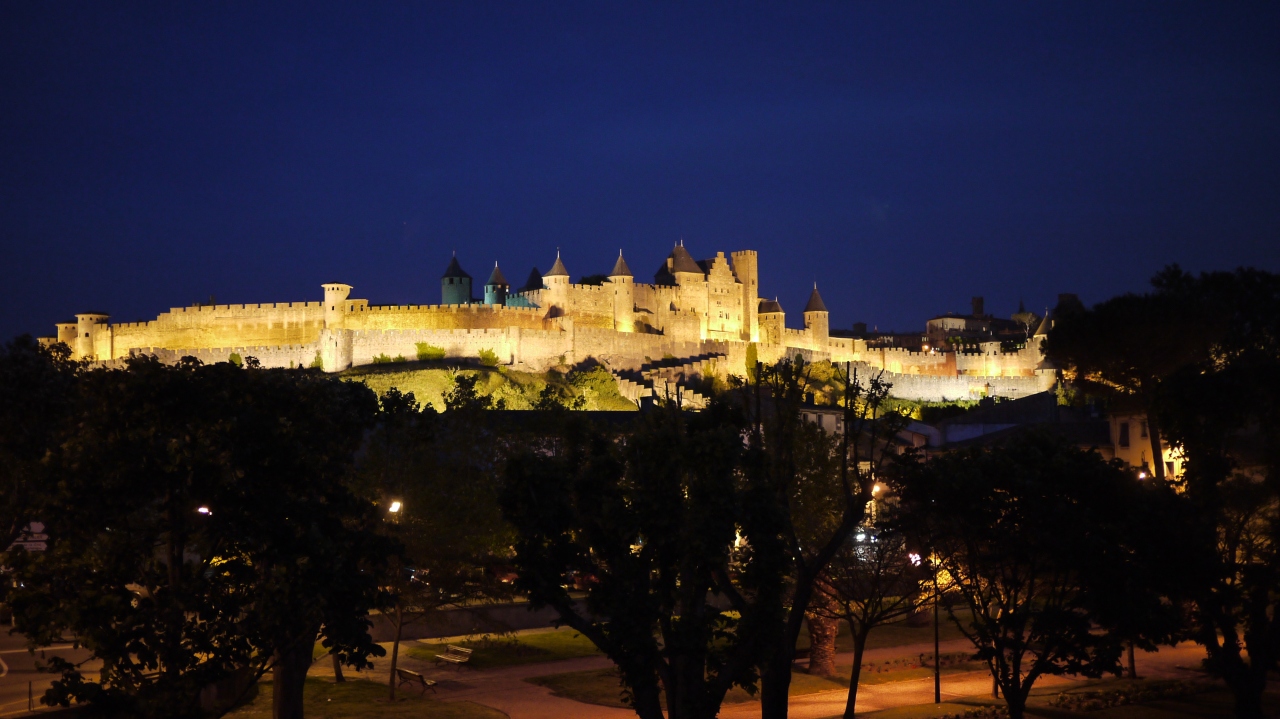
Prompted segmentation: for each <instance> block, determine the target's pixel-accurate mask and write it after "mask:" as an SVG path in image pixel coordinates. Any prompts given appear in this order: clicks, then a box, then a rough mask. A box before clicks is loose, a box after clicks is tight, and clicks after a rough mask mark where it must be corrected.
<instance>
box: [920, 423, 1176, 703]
mask: <svg viewBox="0 0 1280 719" xmlns="http://www.w3.org/2000/svg"><path fill="white" fill-rule="evenodd" d="M902 471H903V474H902V478H901V498H902V505H901V510H902V511H901V514H900V517H901V522H902V525H903V526H904V528H905V529H907V530H908V531H909V532H910V533H911V534H912V535H913V536H914V537H915V540H914V541H916V542H919V543H920V544H922V545H923V546H927V547H928V548H930V549H931V550H932V561H934V562H936V563H937V568H938V571H939V575H940V582H941V584H942V585H943V588H944V589H947V590H949V591H952V592H954V594H955V595H956V596H957V597H959V598H960V599H961V600H962V602H963V605H964V606H965V607H966V608H967V609H968V610H969V611H970V612H972V620H971V621H969V622H967V623H966V622H962V621H960V620H959V619H958V618H957V616H956V615H955V613H954V612H953V611H952V609H951V607H950V606H948V612H950V613H951V618H952V620H953V621H955V623H956V625H957V626H958V627H959V628H960V631H961V632H962V633H963V634H964V635H965V636H966V637H967V638H968V639H969V640H970V641H971V642H972V643H973V645H974V647H975V649H976V650H977V657H978V658H980V659H982V660H983V661H985V662H987V664H988V667H989V668H990V670H991V673H992V676H993V678H994V679H995V681H996V683H997V684H998V685H999V687H1000V690H1001V692H1002V693H1003V694H1004V698H1005V701H1006V703H1007V704H1008V707H1009V714H1010V716H1011V717H1013V719H1021V717H1022V716H1023V712H1024V709H1025V706H1026V700H1027V696H1028V694H1029V692H1030V691H1031V687H1032V686H1033V685H1034V684H1035V682H1036V680H1038V679H1039V678H1040V677H1041V676H1043V675H1045V674H1064V673H1071V674H1081V675H1084V676H1099V675H1101V674H1103V673H1105V672H1116V673H1118V672H1119V669H1120V664H1119V657H1120V650H1121V637H1120V636H1118V635H1117V634H1116V633H1115V632H1111V631H1097V630H1096V629H1095V627H1094V620H1095V619H1097V617H1098V616H1099V615H1107V614H1108V613H1109V611H1110V610H1107V607H1109V606H1112V605H1115V604H1119V603H1123V602H1127V601H1132V600H1133V599H1134V592H1133V589H1132V588H1123V587H1116V586H1114V585H1113V583H1112V581H1111V580H1113V579H1114V578H1115V577H1117V576H1122V575H1123V574H1124V573H1125V572H1126V570H1127V569H1128V568H1130V567H1131V566H1132V564H1133V563H1134V562H1136V561H1142V560H1143V557H1142V556H1141V554H1140V553H1138V551H1137V549H1136V547H1137V546H1139V545H1137V544H1135V542H1137V541H1139V540H1135V538H1134V535H1133V532H1134V530H1133V528H1132V527H1131V526H1130V524H1129V517H1130V515H1131V513H1132V512H1133V511H1134V510H1135V509H1136V508H1138V507H1139V506H1141V505H1142V504H1143V503H1144V502H1145V499H1144V498H1143V495H1144V493H1145V492H1164V493H1168V492H1169V491H1170V489H1169V488H1168V487H1167V486H1165V485H1163V484H1162V483H1158V482H1157V481H1155V480H1149V481H1148V482H1147V483H1146V484H1145V485H1143V484H1142V483H1140V481H1139V480H1138V479H1137V478H1136V476H1135V475H1134V473H1133V471H1132V470H1130V469H1128V468H1124V467H1122V466H1120V465H1119V464H1117V463H1108V462H1106V461H1104V460H1102V459H1101V457H1100V456H1099V455H1098V454H1097V453H1095V452H1091V451H1086V450H1081V449H1077V448H1075V447H1072V446H1070V445H1067V444H1064V443H1062V442H1061V440H1058V439H1055V438H1052V437H1049V436H1044V435H1039V434H1034V433H1029V434H1024V435H1021V436H1019V437H1017V438H1014V439H1011V440H1009V441H1008V442H1007V443H1005V444H1003V445H999V446H995V447H990V448H974V449H969V450H962V451H958V452H955V453H953V454H947V455H943V456H940V457H937V458H934V459H931V460H929V461H928V462H924V463H920V464H916V465H911V466H907V467H905V468H904V469H903V470H902ZM1110 613H1112V614H1114V613H1115V612H1114V611H1110Z"/></svg>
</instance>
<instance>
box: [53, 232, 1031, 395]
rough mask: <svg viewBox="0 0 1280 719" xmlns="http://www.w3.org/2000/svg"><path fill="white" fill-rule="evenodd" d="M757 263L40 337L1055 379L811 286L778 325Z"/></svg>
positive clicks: (1024, 387)
mask: <svg viewBox="0 0 1280 719" xmlns="http://www.w3.org/2000/svg"><path fill="white" fill-rule="evenodd" d="M757 269H758V268H757V255H756V253H755V252H753V251H742V252H734V253H732V254H731V256H730V257H726V256H725V253H723V252H722V253H718V254H717V255H716V257H714V258H712V259H709V260H704V261H701V262H695V261H694V260H693V259H692V257H691V256H690V255H689V254H688V253H687V252H686V251H685V250H684V248H683V246H677V247H676V248H675V249H674V250H673V251H672V254H671V256H670V257H668V259H667V261H666V264H665V265H664V266H663V267H661V268H660V269H659V272H658V274H657V275H655V281H654V283H652V284H648V283H636V282H634V278H633V277H632V275H631V272H630V269H629V268H628V267H627V265H626V263H625V261H624V260H623V259H622V257H621V255H619V258H618V263H617V264H616V265H615V267H614V271H613V273H612V274H611V275H609V280H608V281H606V282H604V283H603V284H600V285H587V284H572V283H570V282H569V276H568V272H567V271H565V269H564V265H563V263H562V262H561V260H560V259H559V258H558V257H557V259H556V264H555V266H554V267H553V268H552V271H551V272H548V274H547V275H546V276H545V277H543V286H542V287H541V288H536V289H531V290H527V291H522V292H514V293H508V290H509V287H507V286H506V285H501V286H498V285H499V284H500V283H502V282H505V279H503V278H502V276H501V274H500V272H499V271H498V269H497V268H496V267H495V269H494V275H493V276H491V278H490V283H489V284H488V285H486V292H485V296H486V297H489V298H491V300H490V301H491V302H492V304H484V303H482V302H478V301H475V300H472V301H471V302H469V303H462V300H465V299H466V297H467V294H468V293H470V292H471V286H472V285H471V282H472V280H471V278H470V276H469V275H466V273H465V271H463V270H462V269H461V267H460V266H459V265H457V260H456V258H455V259H454V261H453V263H452V264H451V265H450V269H449V271H448V272H447V273H446V280H447V283H448V285H449V287H448V288H446V289H443V290H442V291H443V292H445V297H459V295H458V294H457V293H458V292H462V293H463V294H461V295H460V300H459V302H460V303H458V304H439V305H429V304H428V305H370V304H369V303H368V301H367V300H362V299H352V298H350V297H349V294H350V291H351V287H350V286H348V285H344V284H340V283H331V284H326V285H324V286H323V290H324V301H322V302H316V301H308V302H284V303H266V304H228V305H199V306H193V307H177V308H172V309H170V310H169V311H168V312H165V313H162V314H160V315H159V316H157V317H156V319H155V320H152V321H149V322H133V323H122V324H111V323H110V322H109V321H108V320H109V317H108V316H107V315H103V314H92V313H89V314H81V315H77V316H76V320H75V322H65V323H60V324H58V325H57V335H56V336H55V337H50V338H46V340H45V341H47V342H55V341H58V342H65V343H66V344H68V345H69V346H70V347H71V348H72V354H73V356H75V357H77V358H89V359H94V360H97V361H101V362H108V363H112V364H115V363H117V362H118V361H119V360H121V359H123V358H125V357H129V356H133V355H139V354H151V355H155V356H157V357H159V358H160V359H161V360H162V361H166V362H176V361H177V360H179V359H180V358H181V357H184V356H191V357H195V358H197V359H200V360H201V361H204V362H224V361H228V360H231V359H233V356H237V357H239V358H241V359H243V358H247V357H254V358H256V359H257V360H258V361H259V362H260V363H261V364H262V365H263V366H265V367H320V368H323V369H324V370H325V371H328V372H335V371H340V370H343V369H346V368H348V367H351V366H358V365H366V364H372V363H374V362H375V361H385V360H386V359H394V358H404V359H410V360H412V359H416V358H417V357H418V356H419V352H420V351H421V350H424V348H431V350H432V351H433V352H436V353H440V352H443V355H444V358H445V359H450V360H452V359H457V360H465V359H472V358H476V357H478V356H479V355H480V353H481V352H482V351H487V352H493V353H494V354H495V355H496V356H497V358H498V361H499V363H501V364H503V365H508V366H512V367H517V368H521V369H527V370H531V371H543V370H546V369H548V368H551V367H555V366H559V365H562V364H567V365H576V364H578V363H581V362H587V361H595V362H599V363H601V364H604V365H606V366H608V367H609V368H610V369H612V370H615V371H628V370H639V369H640V368H641V367H642V366H645V365H647V364H650V363H653V362H655V361H658V360H663V359H666V358H695V357H722V358H723V361H722V362H721V361H717V362H716V363H715V366H716V367H717V371H721V370H723V371H724V372H725V373H731V374H739V375H741V374H745V370H746V362H747V357H748V355H749V350H748V348H749V347H751V345H752V344H754V345H755V356H756V357H757V358H758V359H760V360H761V361H764V362H774V361H777V360H779V359H781V358H783V357H788V356H796V355H800V356H802V357H804V358H805V359H807V360H809V361H819V360H831V361H834V362H855V363H858V366H859V367H861V368H862V369H863V374H864V376H865V375H866V374H867V373H869V372H872V371H877V372H878V371H884V372H886V373H887V375H888V379H890V381H892V382H893V384H894V390H893V394H894V395H896V396H899V397H903V398H908V399H920V400H943V399H948V400H950V399H965V398H973V397H978V396H985V395H998V396H1006V397H1020V396H1024V395H1026V394H1030V393H1033V392H1036V391H1042V390H1044V389H1047V388H1048V387H1050V386H1051V385H1052V383H1053V379H1054V378H1053V373H1052V371H1051V370H1047V369H1045V368H1043V356H1042V354H1041V352H1040V341H1041V340H1042V337H1041V336H1037V337H1034V338H1032V339H1030V340H1028V342H1027V343H1026V345H1025V346H1024V347H1021V348H1019V349H1017V350H1016V351H1012V352H1005V351H1002V349H1001V346H1000V343H999V342H984V343H981V344H980V345H978V346H975V347H974V348H973V349H972V350H971V351H961V352H938V351H929V352H913V351H909V350H906V349H902V348H878V347H873V348H869V347H868V346H867V343H866V342H865V341H864V340H861V339H854V338H848V337H831V336H830V335H829V328H828V312H827V309H826V307H825V306H824V305H823V303H822V299H821V297H820V296H819V294H818V291H817V288H816V286H815V288H814V290H813V293H812V295H811V297H810V300H809V303H808V305H807V306H806V307H805V309H804V311H803V312H802V313H801V315H802V317H803V325H804V326H803V328H793V327H787V326H786V313H785V312H783V310H782V308H781V306H779V305H778V304H777V303H776V302H773V301H767V300H761V298H760V297H759V287H758V284H759V279H758V275H757ZM534 277H535V278H536V277H537V274H536V270H535V274H534ZM455 282H456V283H457V284H455ZM444 283H445V281H442V285H443V284H444ZM495 283H496V284H495ZM449 292H453V293H454V294H453V295H450V294H448V293H449Z"/></svg>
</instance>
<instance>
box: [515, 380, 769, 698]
mask: <svg viewBox="0 0 1280 719" xmlns="http://www.w3.org/2000/svg"><path fill="white" fill-rule="evenodd" d="M741 428H742V423H741V420H740V418H739V417H737V416H736V415H735V413H734V411H733V410H732V409H731V408H729V407H727V406H725V405H723V404H721V403H719V402H713V403H712V405H711V406H710V407H709V408H708V409H707V410H706V411H704V412H701V413H690V412H686V411H683V410H681V409H680V408H678V407H676V406H674V404H672V405H666V406H663V407H660V408H658V409H656V410H654V411H652V412H649V413H645V414H642V415H640V416H639V417H638V418H637V420H636V425H635V426H634V427H633V428H632V431H630V432H629V433H628V434H626V435H622V436H619V435H617V434H615V433H613V432H611V431H609V430H608V429H607V428H604V427H601V426H599V425H592V424H591V423H589V422H587V421H584V420H583V419H581V418H577V417H573V416H568V417H566V425H565V426H564V431H563V433H562V435H561V437H560V438H559V440H558V441H556V442H554V443H549V444H545V445H542V446H540V447H537V448H531V449H528V450H526V451H524V452H519V453H517V454H515V456H513V457H512V458H511V460H510V461H509V463H508V466H507V472H506V476H507V486H506V490H505V492H504V498H503V509H504V511H505V513H506V516H507V517H508V518H509V519H510V521H511V522H512V523H513V524H514V525H515V527H516V530H517V534H518V539H517V541H516V558H515V565H516V568H517V570H518V573H519V579H518V580H517V584H518V586H519V588H520V589H523V590H524V591H526V592H528V594H529V598H530V600H531V602H533V604H534V605H535V606H550V607H552V608H554V609H555V610H556V612H557V614H558V615H559V618H560V621H561V622H563V623H564V624H567V625H568V626H570V627H572V628H573V629H575V630H576V631H578V632H580V633H582V634H583V635H584V636H586V637H587V638H588V639H590V640H591V641H592V642H593V643H595V644H596V646H598V647H599V648H600V649H601V650H602V651H603V652H604V653H605V654H607V655H608V656H609V658H610V659H612V660H613V661H614V662H615V663H616V664H617V666H618V669H619V672H620V674H621V678H622V683H623V685H624V686H625V688H626V690H627V698H628V700H629V701H630V702H631V704H632V706H633V707H634V708H635V710H636V713H637V714H639V715H640V716H641V717H645V718H646V719H660V718H661V717H662V716H663V709H662V702H661V698H660V694H661V692H662V691H664V690H665V693H666V701H667V709H668V712H669V713H668V714H667V716H669V717H671V718H672V719H686V718H690V717H708V718H709V717H714V716H716V714H717V713H718V711H719V707H720V703H721V702H722V700H723V698H724V695H725V693H726V692H727V691H728V690H729V689H730V688H731V687H733V686H734V685H739V686H747V687H750V686H752V685H753V683H754V680H755V674H754V666H755V664H756V661H757V658H758V654H759V651H758V645H757V644H755V643H753V642H752V641H751V640H750V638H747V637H744V636H743V634H742V633H741V632H740V626H739V622H738V619H737V617H736V616H735V614H734V613H733V612H731V611H726V610H725V609H724V608H722V607H721V606H720V605H719V604H718V603H717V602H716V601H715V598H714V594H715V591H716V586H717V582H716V579H715V575H716V573H717V572H722V571H724V568H725V567H726V566H727V565H728V564H729V563H730V561H731V559H732V556H731V555H732V552H733V548H734V543H735V537H736V528H737V526H738V525H739V524H740V522H741V521H742V507H743V499H742V497H743V491H742V488H741V487H740V484H739V480H738V477H737V474H736V470H737V468H738V461H739V458H740V455H741V451H742V449H741V448H742V440H741V437H740V434H739V433H740V431H741ZM575 584H577V585H580V586H584V587H585V591H586V596H585V598H584V599H583V600H582V601H581V602H577V601H575V600H574V599H573V598H572V597H571V596H570V594H569V587H571V586H574V585H575Z"/></svg>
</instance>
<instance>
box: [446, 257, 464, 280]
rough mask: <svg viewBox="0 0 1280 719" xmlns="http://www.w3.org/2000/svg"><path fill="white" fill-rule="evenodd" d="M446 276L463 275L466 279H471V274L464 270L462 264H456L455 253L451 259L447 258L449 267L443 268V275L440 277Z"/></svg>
mask: <svg viewBox="0 0 1280 719" xmlns="http://www.w3.org/2000/svg"><path fill="white" fill-rule="evenodd" d="M448 277H465V278H467V279H471V275H469V274H467V272H466V270H464V269H462V265H460V264H458V256H457V255H454V256H453V259H451V260H449V267H448V268H446V269H445V271H444V276H443V277H441V279H445V278H448Z"/></svg>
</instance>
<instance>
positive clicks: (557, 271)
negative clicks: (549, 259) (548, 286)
mask: <svg viewBox="0 0 1280 719" xmlns="http://www.w3.org/2000/svg"><path fill="white" fill-rule="evenodd" d="M568 276H569V271H568V270H566V269H565V268H564V263H563V262H561V261H560V253H559V252H556V263H555V264H554V265H552V266H551V269H550V270H548V271H547V274H545V275H543V277H568Z"/></svg>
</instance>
